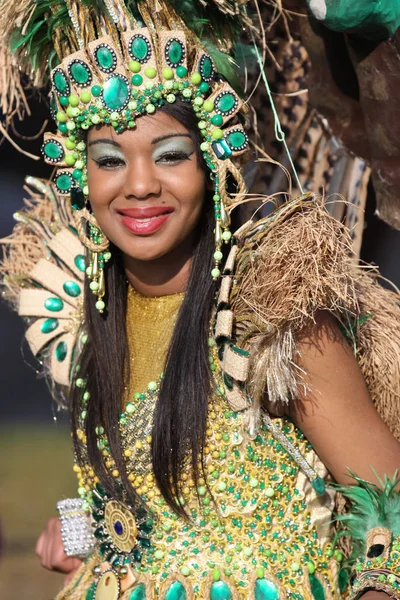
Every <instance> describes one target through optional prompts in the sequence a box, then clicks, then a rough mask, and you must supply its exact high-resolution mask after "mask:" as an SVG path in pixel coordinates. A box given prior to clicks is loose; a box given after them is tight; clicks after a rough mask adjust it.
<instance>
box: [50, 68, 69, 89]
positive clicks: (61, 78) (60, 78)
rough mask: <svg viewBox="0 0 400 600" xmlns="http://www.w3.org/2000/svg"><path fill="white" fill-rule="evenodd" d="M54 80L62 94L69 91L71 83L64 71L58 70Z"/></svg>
mask: <svg viewBox="0 0 400 600" xmlns="http://www.w3.org/2000/svg"><path fill="white" fill-rule="evenodd" d="M53 82H54V86H55V88H56V90H57V92H59V93H60V94H63V93H65V94H68V93H69V85H68V81H67V78H66V77H65V75H64V73H62V72H61V71H57V72H56V73H55V74H54V77H53Z"/></svg>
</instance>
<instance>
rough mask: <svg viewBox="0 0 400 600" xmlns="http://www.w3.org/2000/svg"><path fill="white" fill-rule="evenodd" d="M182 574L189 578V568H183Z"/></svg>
mask: <svg viewBox="0 0 400 600" xmlns="http://www.w3.org/2000/svg"><path fill="white" fill-rule="evenodd" d="M181 573H182V575H183V576H184V577H188V575H190V569H189V567H182V568H181Z"/></svg>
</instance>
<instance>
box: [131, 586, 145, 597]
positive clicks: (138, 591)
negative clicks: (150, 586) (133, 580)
mask: <svg viewBox="0 0 400 600" xmlns="http://www.w3.org/2000/svg"><path fill="white" fill-rule="evenodd" d="M129 600H146V586H145V585H144V583H139V585H138V586H136V587H135V588H134V589H133V590H132V592H131V594H130V596H129Z"/></svg>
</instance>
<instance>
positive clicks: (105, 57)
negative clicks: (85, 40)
mask: <svg viewBox="0 0 400 600" xmlns="http://www.w3.org/2000/svg"><path fill="white" fill-rule="evenodd" d="M95 56H96V60H97V62H98V64H99V66H100V68H103V69H111V68H112V66H113V64H114V56H113V53H112V52H111V50H110V49H109V48H105V47H104V46H101V47H100V48H97V50H96V54H95Z"/></svg>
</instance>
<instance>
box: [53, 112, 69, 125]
mask: <svg viewBox="0 0 400 600" xmlns="http://www.w3.org/2000/svg"><path fill="white" fill-rule="evenodd" d="M56 120H57V121H58V122H59V123H66V121H67V115H66V114H65V113H64V112H62V111H61V110H59V111H58V113H57V114H56Z"/></svg>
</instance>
